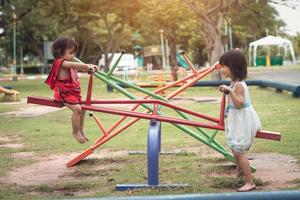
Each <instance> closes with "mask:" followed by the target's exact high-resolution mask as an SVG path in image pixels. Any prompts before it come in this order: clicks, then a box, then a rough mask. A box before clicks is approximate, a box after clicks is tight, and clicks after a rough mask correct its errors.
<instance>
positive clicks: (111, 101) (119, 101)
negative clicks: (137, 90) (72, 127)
mask: <svg viewBox="0 0 300 200" xmlns="http://www.w3.org/2000/svg"><path fill="white" fill-rule="evenodd" d="M133 103H134V104H143V103H147V104H159V105H162V106H166V107H168V108H172V109H175V110H179V111H182V112H185V113H188V114H190V115H193V116H196V117H199V118H203V119H206V120H209V121H212V122H216V123H219V119H217V118H214V117H211V116H208V115H204V114H201V113H198V112H194V111H191V110H188V109H186V108H182V107H180V106H176V105H173V104H171V103H169V102H165V101H161V100H157V99H136V100H129V99H109V100H94V101H92V104H133ZM131 111H132V110H131Z"/></svg>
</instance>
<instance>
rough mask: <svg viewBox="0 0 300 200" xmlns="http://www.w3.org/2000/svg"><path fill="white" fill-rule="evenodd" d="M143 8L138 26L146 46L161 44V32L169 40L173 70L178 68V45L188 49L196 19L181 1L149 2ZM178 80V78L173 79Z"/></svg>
mask: <svg viewBox="0 0 300 200" xmlns="http://www.w3.org/2000/svg"><path fill="white" fill-rule="evenodd" d="M142 5H143V8H142V9H141V11H140V13H139V16H141V17H140V20H139V24H138V25H136V27H137V29H139V30H140V32H141V34H142V35H143V36H145V38H147V39H149V41H147V42H145V43H146V44H153V43H154V44H155V43H156V44H157V43H159V41H160V40H159V38H160V30H163V34H164V37H165V38H166V39H167V40H168V45H169V48H170V64H171V67H172V68H175V67H176V66H177V59H176V51H177V45H181V46H184V47H186V48H187V46H188V45H187V44H188V40H189V38H190V37H191V36H192V34H191V31H192V30H193V29H195V26H196V21H195V20H196V19H195V17H194V16H193V15H192V14H191V13H190V12H189V10H188V9H187V8H185V7H182V6H181V2H180V1H179V0H165V1H157V0H148V1H143V2H142ZM173 79H174V80H176V77H173Z"/></svg>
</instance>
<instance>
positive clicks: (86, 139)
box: [81, 132, 89, 142]
mask: <svg viewBox="0 0 300 200" xmlns="http://www.w3.org/2000/svg"><path fill="white" fill-rule="evenodd" d="M81 135H82V136H83V137H84V139H85V141H86V142H88V141H89V139H88V138H87V137H86V136H85V134H84V133H83V132H81Z"/></svg>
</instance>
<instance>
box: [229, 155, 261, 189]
mask: <svg viewBox="0 0 300 200" xmlns="http://www.w3.org/2000/svg"><path fill="white" fill-rule="evenodd" d="M233 152H234V151H233ZM233 155H234V157H235V159H236V161H237V162H238V163H239V166H240V169H241V170H242V172H243V175H244V178H245V185H243V186H242V187H241V188H240V189H238V191H239V192H248V191H251V190H254V189H255V188H256V185H255V183H254V182H253V179H252V174H251V170H250V164H249V160H248V158H247V157H246V155H245V154H241V153H237V152H234V153H233Z"/></svg>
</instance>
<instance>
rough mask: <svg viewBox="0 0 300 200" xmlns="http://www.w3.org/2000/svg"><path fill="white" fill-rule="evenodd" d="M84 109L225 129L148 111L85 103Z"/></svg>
mask: <svg viewBox="0 0 300 200" xmlns="http://www.w3.org/2000/svg"><path fill="white" fill-rule="evenodd" d="M82 109H84V110H91V111H98V112H104V113H110V114H115V115H124V116H129V117H134V118H142V119H156V120H158V121H162V122H169V123H176V124H183V125H188V126H199V127H203V128H208V129H217V130H223V128H222V127H221V126H219V125H212V124H207V123H203V122H195V121H191V120H186V119H177V118H174V117H165V116H153V115H151V114H147V113H139V112H133V111H125V110H119V109H111V108H104V107H98V106H97V107H96V106H85V105H83V106H82Z"/></svg>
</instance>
